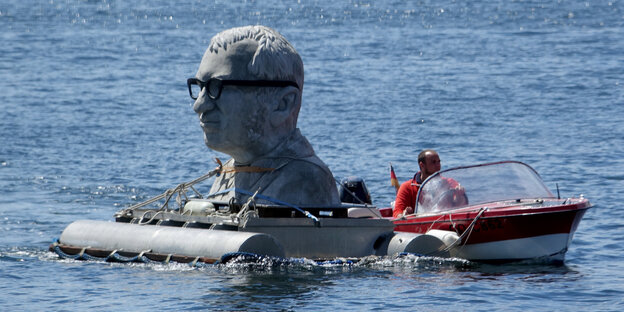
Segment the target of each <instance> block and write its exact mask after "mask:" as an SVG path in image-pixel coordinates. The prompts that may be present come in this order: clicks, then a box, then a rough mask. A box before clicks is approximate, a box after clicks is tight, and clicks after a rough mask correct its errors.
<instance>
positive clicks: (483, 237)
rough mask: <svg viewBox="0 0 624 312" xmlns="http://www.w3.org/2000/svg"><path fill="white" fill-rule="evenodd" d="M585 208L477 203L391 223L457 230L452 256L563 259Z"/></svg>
mask: <svg viewBox="0 0 624 312" xmlns="http://www.w3.org/2000/svg"><path fill="white" fill-rule="evenodd" d="M590 207H591V205H590V204H589V202H588V201H587V200H585V199H583V200H580V201H577V202H575V203H573V204H568V205H556V204H552V205H551V204H548V203H546V204H541V205H540V207H531V206H520V205H518V206H507V207H495V206H494V207H489V208H488V207H486V206H479V207H468V208H462V209H458V210H455V211H451V212H446V213H440V214H430V215H426V216H418V215H415V216H408V217H407V218H405V219H398V220H395V221H394V223H395V225H396V228H395V230H396V231H399V232H411V233H427V232H428V231H430V230H444V231H452V232H455V233H457V235H458V236H460V237H462V240H461V242H460V243H459V244H457V246H455V247H453V248H452V249H451V250H450V255H451V256H453V257H458V258H463V259H468V260H476V261H491V262H507V261H518V260H526V259H535V258H550V259H552V260H563V258H564V255H565V252H566V251H567V249H568V247H569V245H570V242H571V241H572V237H573V235H574V232H575V231H576V229H577V227H578V224H579V222H580V220H581V219H582V217H583V215H584V214H585V212H586V210H587V209H588V208H590ZM481 212H482V213H481Z"/></svg>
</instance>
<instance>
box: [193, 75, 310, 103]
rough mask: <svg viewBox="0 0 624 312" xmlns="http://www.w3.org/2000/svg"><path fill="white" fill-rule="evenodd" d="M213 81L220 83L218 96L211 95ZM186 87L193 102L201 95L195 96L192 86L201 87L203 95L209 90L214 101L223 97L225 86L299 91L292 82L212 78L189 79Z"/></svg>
mask: <svg viewBox="0 0 624 312" xmlns="http://www.w3.org/2000/svg"><path fill="white" fill-rule="evenodd" d="M213 81H214V82H216V83H219V84H218V85H217V87H218V90H219V91H218V92H217V95H214V94H211V92H210V88H208V87H209V86H210V84H211V83H212V82H213ZM186 85H187V86H188V89H189V95H190V96H191V98H192V99H193V100H197V99H198V98H199V94H197V96H193V89H192V87H191V86H192V85H197V86H199V87H200V91H199V92H200V93H201V90H204V89H205V88H208V92H207V93H208V97H210V98H211V99H213V100H217V99H219V97H221V92H222V91H223V86H225V85H231V86H244V87H280V88H283V87H295V88H297V89H299V84H297V83H296V82H294V81H290V80H229V79H219V78H210V79H208V81H202V80H200V79H198V78H189V79H187V80H186Z"/></svg>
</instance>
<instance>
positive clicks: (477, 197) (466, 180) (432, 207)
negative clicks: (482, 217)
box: [416, 161, 554, 214]
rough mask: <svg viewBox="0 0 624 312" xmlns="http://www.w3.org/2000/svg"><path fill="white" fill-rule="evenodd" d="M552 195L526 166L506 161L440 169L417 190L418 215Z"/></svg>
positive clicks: (533, 171) (531, 169)
mask: <svg viewBox="0 0 624 312" xmlns="http://www.w3.org/2000/svg"><path fill="white" fill-rule="evenodd" d="M551 197H554V196H553V194H552V193H551V192H550V191H549V190H548V188H547V187H546V186H545V185H544V182H542V179H541V178H540V176H539V175H538V174H537V172H535V170H533V168H531V167H529V166H528V165H526V164H524V163H521V162H515V161H506V162H498V163H490V164H483V165H476V166H468V167H458V168H452V169H448V170H443V171H440V172H437V173H435V174H434V175H432V176H430V177H429V178H428V179H427V180H425V182H423V184H422V185H421V187H420V190H419V191H418V200H417V203H416V207H417V213H418V214H423V213H431V212H438V211H446V210H452V209H457V208H461V207H466V206H468V205H478V204H484V203H491V202H499V201H506V200H517V199H527V198H551Z"/></svg>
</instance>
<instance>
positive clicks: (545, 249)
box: [450, 234, 572, 260]
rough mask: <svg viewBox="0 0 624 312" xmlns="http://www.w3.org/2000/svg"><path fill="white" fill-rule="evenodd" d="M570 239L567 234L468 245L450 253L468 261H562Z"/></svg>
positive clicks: (456, 248)
mask: <svg viewBox="0 0 624 312" xmlns="http://www.w3.org/2000/svg"><path fill="white" fill-rule="evenodd" d="M571 238H572V237H571V235H569V234H550V235H542V236H534V237H528V238H519V239H509V240H503V241H496V242H489V243H480V244H468V245H465V246H461V245H460V246H458V247H455V248H453V249H451V251H450V253H451V256H452V257H457V258H463V259H468V260H520V259H533V258H540V257H547V256H552V257H553V258H552V259H553V260H563V257H564V255H565V251H566V250H567V248H568V245H569V243H570V240H571ZM562 251H563V252H562Z"/></svg>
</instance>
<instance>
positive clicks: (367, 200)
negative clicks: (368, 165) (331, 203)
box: [339, 177, 373, 204]
mask: <svg viewBox="0 0 624 312" xmlns="http://www.w3.org/2000/svg"><path fill="white" fill-rule="evenodd" d="M339 193H340V201H341V202H343V203H351V204H372V203H373V202H372V200H371V196H370V193H369V192H368V189H367V188H366V184H365V183H364V180H363V179H362V178H359V177H347V178H343V179H342V181H340V192H339ZM354 195H355V196H356V197H357V198H355V197H354Z"/></svg>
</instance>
